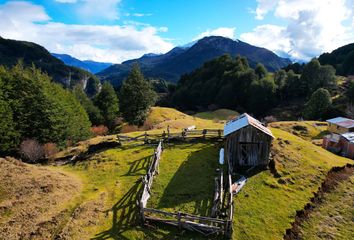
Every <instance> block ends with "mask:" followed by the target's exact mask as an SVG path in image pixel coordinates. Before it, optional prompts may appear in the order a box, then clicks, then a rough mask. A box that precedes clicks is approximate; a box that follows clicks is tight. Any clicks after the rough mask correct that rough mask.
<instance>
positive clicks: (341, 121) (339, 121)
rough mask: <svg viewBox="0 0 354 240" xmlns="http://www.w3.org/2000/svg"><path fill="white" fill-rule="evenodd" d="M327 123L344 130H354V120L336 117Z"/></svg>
mask: <svg viewBox="0 0 354 240" xmlns="http://www.w3.org/2000/svg"><path fill="white" fill-rule="evenodd" d="M326 122H328V123H332V124H335V125H338V126H340V127H344V128H354V120H353V119H349V118H344V117H336V118H332V119H328V120H327V121H326Z"/></svg>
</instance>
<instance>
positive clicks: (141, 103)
mask: <svg viewBox="0 0 354 240" xmlns="http://www.w3.org/2000/svg"><path fill="white" fill-rule="evenodd" d="M156 99H157V94H156V93H155V92H154V90H153V89H152V86H151V84H150V83H149V82H148V81H146V80H145V78H144V76H143V74H142V73H141V71H140V68H139V66H138V65H134V66H133V68H132V70H131V72H130V74H129V76H128V77H127V79H126V80H125V81H124V82H123V84H122V87H121V89H120V109H121V112H122V114H123V117H124V119H125V120H126V121H128V122H129V123H130V124H135V125H142V124H143V123H144V121H145V119H146V117H147V114H148V111H149V109H150V107H151V106H153V105H154V104H155V102H156Z"/></svg>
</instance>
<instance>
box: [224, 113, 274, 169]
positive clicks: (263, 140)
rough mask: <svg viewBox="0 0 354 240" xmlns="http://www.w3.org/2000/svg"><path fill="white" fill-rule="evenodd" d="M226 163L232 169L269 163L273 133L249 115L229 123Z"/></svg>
mask: <svg viewBox="0 0 354 240" xmlns="http://www.w3.org/2000/svg"><path fill="white" fill-rule="evenodd" d="M224 136H225V161H229V163H230V167H231V168H232V169H231V170H233V169H237V168H238V167H253V166H259V165H267V164H268V163H269V155H270V147H271V142H272V139H273V138H274V136H273V134H272V132H271V131H270V130H269V129H268V128H267V127H265V126H264V125H263V124H262V123H261V122H259V121H258V120H257V119H255V118H253V117H251V116H250V115H248V114H247V113H244V114H242V115H240V116H239V117H237V118H235V119H232V120H230V121H228V122H227V123H226V124H225V127H224Z"/></svg>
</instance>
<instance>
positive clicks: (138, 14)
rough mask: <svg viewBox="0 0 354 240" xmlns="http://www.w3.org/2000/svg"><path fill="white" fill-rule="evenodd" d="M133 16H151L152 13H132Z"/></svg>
mask: <svg viewBox="0 0 354 240" xmlns="http://www.w3.org/2000/svg"><path fill="white" fill-rule="evenodd" d="M131 15H132V16H133V17H150V16H152V13H133V14H131Z"/></svg>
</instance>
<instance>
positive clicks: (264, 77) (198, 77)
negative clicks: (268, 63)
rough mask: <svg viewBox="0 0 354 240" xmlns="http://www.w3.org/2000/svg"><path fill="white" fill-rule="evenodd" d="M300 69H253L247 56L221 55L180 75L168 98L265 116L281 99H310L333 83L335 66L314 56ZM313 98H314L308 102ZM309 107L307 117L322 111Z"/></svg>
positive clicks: (195, 107)
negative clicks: (316, 111) (298, 71)
mask: <svg viewBox="0 0 354 240" xmlns="http://www.w3.org/2000/svg"><path fill="white" fill-rule="evenodd" d="M301 72H302V74H296V73H295V72H294V71H293V70H292V69H289V70H288V71H287V70H285V69H281V70H279V71H277V72H275V73H269V72H268V71H267V70H266V68H265V67H264V66H263V65H262V64H257V66H256V67H255V68H254V69H252V68H251V67H250V66H249V64H248V61H247V59H246V58H244V57H240V56H237V57H236V58H232V57H231V56H229V55H224V56H221V57H219V58H216V59H214V60H211V61H209V62H206V63H205V64H204V65H203V66H202V67H200V68H199V69H197V70H195V71H194V72H192V73H190V74H186V75H184V76H182V77H181V80H180V81H179V83H178V84H177V86H176V89H174V90H173V92H172V93H171V95H170V96H169V99H168V102H169V104H170V105H171V106H173V107H176V108H179V109H181V110H192V111H203V110H205V109H208V108H210V107H211V106H212V107H214V108H229V109H234V110H237V111H239V112H250V113H253V114H254V115H256V116H265V114H267V112H268V111H269V110H271V109H272V108H273V107H275V106H277V105H279V104H280V103H284V102H288V101H290V100H293V99H298V98H302V99H308V100H310V98H311V95H312V94H313V93H314V92H315V91H316V90H318V89H321V88H323V89H331V88H332V87H333V86H335V85H336V76H335V69H334V68H333V67H332V66H329V65H321V64H320V63H319V61H318V60H317V59H313V60H311V61H310V62H309V63H307V64H305V65H304V66H303V67H302V69H301ZM325 91H327V90H325ZM320 92H322V91H320ZM326 95H327V93H326ZM316 96H317V94H316ZM313 102H317V101H310V102H309V103H308V104H307V105H311V104H313ZM307 109H310V107H308V108H307ZM327 110H328V108H326V109H325V110H324V111H327ZM308 111H310V110H305V111H304V113H303V114H304V116H307V117H310V118H312V117H318V115H321V114H322V113H323V111H321V114H314V115H311V114H308Z"/></svg>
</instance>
